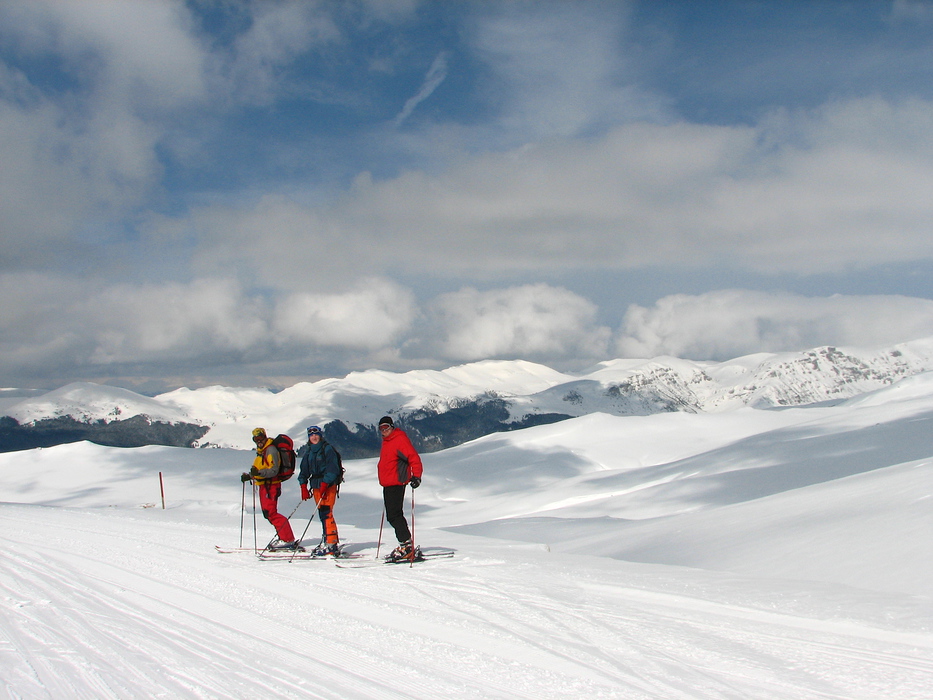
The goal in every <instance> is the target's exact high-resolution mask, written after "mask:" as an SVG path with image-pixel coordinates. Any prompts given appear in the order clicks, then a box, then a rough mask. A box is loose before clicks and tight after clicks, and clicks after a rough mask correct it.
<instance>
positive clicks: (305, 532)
mask: <svg viewBox="0 0 933 700" xmlns="http://www.w3.org/2000/svg"><path fill="white" fill-rule="evenodd" d="M312 500H314V505H315V506H317V507H316V508H315V509H314V512H312V513H311V517H310V518H308V524H307V525H305V529H304V532H302V533H301V537H299V538H298V539H297V540H296V541H295V542H296V544H298V545H299V546H300V545H301V543H302V542H303V541H304V538H305V534H307V532H308V528H309V527H311V521H312V520H314V513H317V509H318V508H320V506H319V505H318V502H317V499H312ZM301 503H304V501H302V502H301ZM301 503H299V504H298V505H301ZM295 510H298V509H297V508H295ZM292 513H294V511H292ZM295 554H298V547H295V552H294V553H293V554H292V556H291V559H289V560H288V563H289V564H290V563H291V562H292V560H293V559H294V558H295Z"/></svg>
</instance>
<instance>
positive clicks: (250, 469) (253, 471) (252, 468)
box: [249, 467, 259, 476]
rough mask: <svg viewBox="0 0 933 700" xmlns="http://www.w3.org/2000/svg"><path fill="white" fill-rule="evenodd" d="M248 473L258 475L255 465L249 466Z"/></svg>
mask: <svg viewBox="0 0 933 700" xmlns="http://www.w3.org/2000/svg"><path fill="white" fill-rule="evenodd" d="M249 475H250V476H259V470H258V469H257V468H256V467H250V468H249Z"/></svg>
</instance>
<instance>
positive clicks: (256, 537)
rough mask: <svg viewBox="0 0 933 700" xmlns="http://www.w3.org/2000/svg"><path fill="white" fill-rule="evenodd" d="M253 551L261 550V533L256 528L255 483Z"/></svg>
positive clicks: (254, 495)
mask: <svg viewBox="0 0 933 700" xmlns="http://www.w3.org/2000/svg"><path fill="white" fill-rule="evenodd" d="M253 551H254V552H258V551H259V535H258V534H257V530H256V484H255V483H254V484H253Z"/></svg>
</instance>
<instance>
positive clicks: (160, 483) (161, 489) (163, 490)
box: [159, 472, 165, 510]
mask: <svg viewBox="0 0 933 700" xmlns="http://www.w3.org/2000/svg"><path fill="white" fill-rule="evenodd" d="M159 491H160V492H161V493H162V510H165V486H164V485H163V484H162V472H159Z"/></svg>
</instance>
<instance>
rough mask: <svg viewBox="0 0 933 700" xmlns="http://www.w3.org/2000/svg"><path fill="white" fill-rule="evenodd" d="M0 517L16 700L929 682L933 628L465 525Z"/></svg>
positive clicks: (926, 692)
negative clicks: (353, 563) (768, 600)
mask: <svg viewBox="0 0 933 700" xmlns="http://www.w3.org/2000/svg"><path fill="white" fill-rule="evenodd" d="M0 520H2V533H3V534H2V536H0V541H2V545H3V546H2V553H0V589H2V603H3V604H2V608H0V610H2V617H3V626H2V632H0V640H2V646H0V670H2V671H3V673H2V677H3V684H4V688H5V690H6V695H7V696H8V697H10V698H17V697H22V698H64V697H68V698H88V699H92V698H94V699H97V698H244V697H256V698H387V699H388V698H426V699H427V698H432V699H433V698H438V697H452V698H460V697H462V698H529V699H533V698H538V699H540V698H562V699H565V698H567V697H587V698H627V699H635V700H637V699H640V698H651V699H654V698H670V699H672V700H677V699H681V698H729V699H735V700H739V699H743V700H746V699H749V698H785V699H788V700H795V699H800V700H804V699H811V698H835V699H839V700H842V699H845V700H857V699H860V698H864V699H865V700H868V699H871V700H875V699H876V698H881V697H884V698H916V699H920V698H929V696H930V688H933V654H931V640H930V637H929V636H925V635H922V634H911V633H907V632H900V631H897V630H887V629H878V628H874V627H871V626H867V625H865V624H863V623H857V622H853V623H844V622H833V621H826V620H821V619H811V618H806V617H800V616H798V615H788V614H781V613H779V612H768V611H764V610H761V609H753V608H750V607H748V606H744V605H734V604H726V603H722V602H712V601H709V600H702V599H699V598H696V597H692V596H690V595H686V594H678V593H671V592H660V590H649V589H647V588H645V587H644V585H641V586H639V585H636V584H635V583H634V582H633V581H631V580H626V572H627V570H628V567H627V565H625V564H620V563H618V562H607V563H600V564H593V563H592V562H591V561H590V560H591V559H592V558H585V557H584V558H579V557H572V556H569V555H551V554H547V553H543V552H540V551H537V552H536V551H534V550H532V549H522V548H518V549H515V550H501V549H497V550H496V551H495V553H491V552H490V551H489V550H488V547H484V546H483V545H482V544H480V543H479V541H480V540H479V538H469V537H461V538H459V539H457V542H458V544H459V545H460V546H459V547H458V553H457V556H456V557H455V558H454V559H448V560H435V561H431V562H427V563H424V564H418V565H416V566H415V567H413V568H409V567H407V566H399V567H382V566H379V567H371V568H365V569H358V570H347V569H338V568H336V567H334V566H333V565H332V564H331V563H329V562H326V561H325V562H293V563H288V562H278V561H276V562H258V561H256V560H255V558H254V557H252V556H250V555H248V554H246V555H240V554H234V555H222V556H221V555H217V554H216V553H214V551H213V545H214V544H216V543H217V541H216V540H217V539H218V538H219V537H226V538H227V540H228V541H229V539H231V532H230V530H232V529H233V528H231V529H230V530H227V531H224V530H223V528H217V527H201V526H196V525H191V524H189V523H182V522H165V521H158V520H156V519H155V518H148V519H145V518H140V517H138V516H137V515H135V514H134V515H126V514H125V512H120V511H104V512H92V511H87V510H61V509H50V508H40V507H30V506H9V505H6V506H3V507H2V510H0ZM358 534H359V535H360V536H358V537H354V538H353V539H354V540H357V541H361V542H365V541H366V539H367V537H366V535H367V534H368V533H366V532H361V533H358ZM423 536H424V537H425V538H426V540H425V541H427V539H430V540H431V541H432V542H433V541H437V542H440V541H443V540H444V539H451V537H452V536H451V535H449V534H448V533H443V532H431V531H426V533H425V534H424V535H423ZM472 542H477V544H476V545H475V547H473V548H471V547H470V543H472ZM36 543H39V544H36ZM464 543H465V544H464ZM503 551H506V552H507V554H508V552H511V553H512V554H511V556H505V557H503V556H500V555H501V554H502V552H503ZM577 559H579V561H577ZM642 583H643V582H642Z"/></svg>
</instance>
